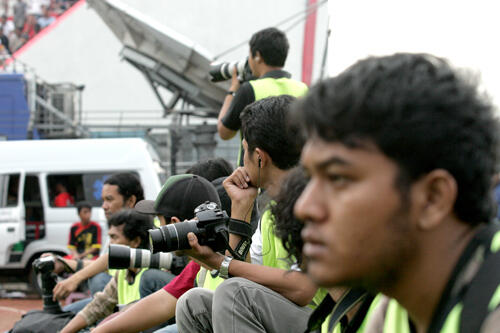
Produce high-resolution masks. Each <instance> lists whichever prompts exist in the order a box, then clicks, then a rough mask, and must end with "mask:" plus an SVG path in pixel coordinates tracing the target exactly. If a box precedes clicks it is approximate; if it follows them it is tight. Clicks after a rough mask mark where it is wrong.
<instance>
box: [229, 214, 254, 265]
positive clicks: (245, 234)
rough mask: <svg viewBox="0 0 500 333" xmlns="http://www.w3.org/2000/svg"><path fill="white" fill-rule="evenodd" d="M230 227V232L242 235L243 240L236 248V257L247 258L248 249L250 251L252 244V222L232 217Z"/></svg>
mask: <svg viewBox="0 0 500 333" xmlns="http://www.w3.org/2000/svg"><path fill="white" fill-rule="evenodd" d="M228 229H229V232H230V233H232V234H235V235H238V236H240V237H241V240H240V241H239V243H238V245H236V248H235V249H234V252H235V253H236V254H237V256H236V257H235V258H237V259H239V260H245V258H246V257H247V254H248V251H250V245H252V226H251V225H250V223H247V222H245V221H242V220H238V219H233V218H232V219H230V220H229V227H228ZM232 254H233V253H232ZM234 255H235V254H233V256H234Z"/></svg>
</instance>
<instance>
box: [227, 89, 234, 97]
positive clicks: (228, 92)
mask: <svg viewBox="0 0 500 333" xmlns="http://www.w3.org/2000/svg"><path fill="white" fill-rule="evenodd" d="M227 94H228V95H231V96H234V95H236V91H232V90H228V91H227Z"/></svg>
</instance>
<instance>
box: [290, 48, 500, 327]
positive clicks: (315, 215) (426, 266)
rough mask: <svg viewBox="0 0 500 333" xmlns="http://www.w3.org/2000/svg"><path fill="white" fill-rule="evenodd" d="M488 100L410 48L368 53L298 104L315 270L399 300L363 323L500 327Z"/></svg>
mask: <svg viewBox="0 0 500 333" xmlns="http://www.w3.org/2000/svg"><path fill="white" fill-rule="evenodd" d="M493 110H494V109H493V106H492V105H491V104H490V102H489V101H488V100H487V99H486V98H485V97H484V96H483V95H482V94H481V93H480V92H479V89H478V85H477V84H476V83H475V82H474V81H472V80H471V78H470V76H467V75H465V74H464V73H461V72H460V71H458V70H456V69H454V68H453V67H452V66H450V65H449V63H448V62H447V61H446V60H444V59H441V58H437V57H435V56H432V55H428V54H408V53H401V54H395V55H392V56H385V57H370V58H367V59H365V60H362V61H359V62H358V63H356V64H354V65H353V66H352V67H350V68H348V69H347V70H346V71H344V72H343V73H341V74H340V75H338V76H337V77H334V78H331V79H328V80H326V81H324V82H321V83H319V84H318V85H317V86H316V87H314V88H313V89H311V91H310V93H309V95H308V96H307V97H306V98H305V99H304V100H303V101H302V102H301V103H300V104H299V106H298V107H297V109H296V112H295V114H296V116H297V118H298V119H299V123H301V124H303V127H304V130H305V132H306V134H307V138H308V140H307V142H306V144H305V146H304V149H303V151H302V165H303V166H304V167H305V169H306V170H307V172H308V174H309V176H310V180H309V182H308V184H307V187H306V189H305V190H304V192H303V193H302V195H301V197H300V198H299V200H298V201H297V204H296V206H295V212H296V214H297V216H298V217H299V218H300V219H301V220H303V221H304V222H305V228H304V230H303V231H302V236H303V239H304V244H305V245H304V248H303V249H304V251H303V253H304V255H305V257H306V258H307V272H308V275H309V276H310V277H312V279H313V280H314V281H315V282H316V283H317V284H318V285H321V286H326V287H330V286H337V285H349V286H358V287H365V288H367V289H369V290H371V291H373V292H381V293H383V294H385V295H387V296H389V297H391V298H392V299H385V301H383V302H381V304H380V306H379V308H378V313H379V314H380V318H379V319H380V320H375V321H373V322H372V323H371V325H368V326H367V327H366V331H368V332H382V331H387V330H389V331H391V332H404V331H409V330H408V322H410V323H411V324H410V327H412V330H413V331H416V332H493V331H498V327H499V326H498V325H499V319H498V318H500V314H499V310H498V305H499V303H500V297H499V293H500V292H499V290H500V274H498V272H499V269H498V267H500V261H499V259H500V256H499V253H500V252H498V250H499V249H500V242H499V240H500V232H499V231H498V230H499V228H498V226H497V225H496V224H494V223H491V221H492V218H493V216H494V212H495V210H494V205H493V203H492V195H491V189H492V176H493V174H494V171H495V165H496V162H497V154H498V152H497V148H498V146H497V144H498V128H499V127H498V122H497V120H496V119H495V118H494V112H493ZM383 316H385V317H383ZM366 331H365V332H366Z"/></svg>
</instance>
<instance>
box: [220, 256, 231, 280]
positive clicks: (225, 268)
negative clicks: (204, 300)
mask: <svg viewBox="0 0 500 333" xmlns="http://www.w3.org/2000/svg"><path fill="white" fill-rule="evenodd" d="M231 260H233V257H231V256H224V260H222V262H221V264H220V268H219V276H220V277H221V278H223V279H227V278H229V263H230V262H231Z"/></svg>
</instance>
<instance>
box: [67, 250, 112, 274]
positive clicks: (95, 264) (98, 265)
mask: <svg viewBox="0 0 500 333" xmlns="http://www.w3.org/2000/svg"><path fill="white" fill-rule="evenodd" d="M107 269H108V254H107V253H105V254H103V255H102V256H100V257H99V258H97V259H96V260H84V261H83V269H81V270H79V271H78V272H76V273H75V274H74V275H73V276H75V275H76V276H77V277H76V278H78V280H81V281H83V280H86V279H88V278H91V277H93V276H94V275H97V274H98V273H101V272H104V271H105V270H107Z"/></svg>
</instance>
